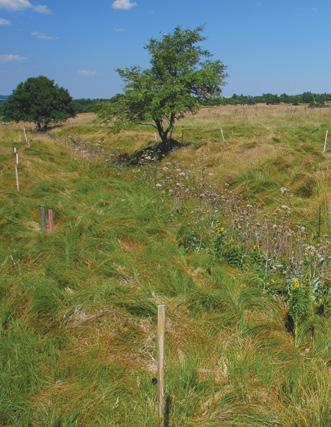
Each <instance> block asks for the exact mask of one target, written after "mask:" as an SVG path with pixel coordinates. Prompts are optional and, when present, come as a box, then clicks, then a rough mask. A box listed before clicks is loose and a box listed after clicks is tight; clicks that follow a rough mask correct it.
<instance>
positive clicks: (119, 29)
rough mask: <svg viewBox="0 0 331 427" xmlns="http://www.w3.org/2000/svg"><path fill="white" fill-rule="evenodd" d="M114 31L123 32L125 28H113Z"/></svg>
mask: <svg viewBox="0 0 331 427" xmlns="http://www.w3.org/2000/svg"><path fill="white" fill-rule="evenodd" d="M114 31H115V33H124V32H125V31H126V28H114Z"/></svg>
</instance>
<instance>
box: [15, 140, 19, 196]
mask: <svg viewBox="0 0 331 427" xmlns="http://www.w3.org/2000/svg"><path fill="white" fill-rule="evenodd" d="M14 155H15V177H16V190H17V191H20V181H19V177H18V163H19V160H18V151H17V148H16V147H14Z"/></svg>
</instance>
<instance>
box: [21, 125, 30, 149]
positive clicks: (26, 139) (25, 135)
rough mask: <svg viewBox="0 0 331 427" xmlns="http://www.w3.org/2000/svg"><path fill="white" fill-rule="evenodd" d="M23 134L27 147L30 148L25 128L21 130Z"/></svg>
mask: <svg viewBox="0 0 331 427" xmlns="http://www.w3.org/2000/svg"><path fill="white" fill-rule="evenodd" d="M23 132H24V138H25V142H26V144H27V146H28V147H30V141H29V138H28V135H27V133H26V129H25V127H24V128H23Z"/></svg>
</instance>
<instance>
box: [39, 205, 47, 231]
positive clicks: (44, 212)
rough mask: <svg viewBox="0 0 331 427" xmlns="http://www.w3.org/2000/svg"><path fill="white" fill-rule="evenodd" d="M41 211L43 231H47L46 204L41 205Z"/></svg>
mask: <svg viewBox="0 0 331 427" xmlns="http://www.w3.org/2000/svg"><path fill="white" fill-rule="evenodd" d="M40 213H41V231H46V208H45V206H40Z"/></svg>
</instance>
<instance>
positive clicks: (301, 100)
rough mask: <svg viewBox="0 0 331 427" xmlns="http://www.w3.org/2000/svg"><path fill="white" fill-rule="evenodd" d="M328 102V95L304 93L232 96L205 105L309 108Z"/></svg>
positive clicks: (210, 100)
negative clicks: (306, 105)
mask: <svg viewBox="0 0 331 427" xmlns="http://www.w3.org/2000/svg"><path fill="white" fill-rule="evenodd" d="M328 102H331V94H330V93H322V94H318V93H313V92H304V93H302V94H301V95H287V94H286V93H283V94H281V95H275V94H272V93H264V94H263V95H259V96H249V95H237V94H233V95H232V96H231V97H229V98H226V97H220V98H214V99H209V100H208V102H207V103H206V105H254V104H261V103H262V104H268V105H276V104H281V103H284V104H292V105H300V104H308V105H309V106H311V107H324V106H326V105H327V103H328Z"/></svg>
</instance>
